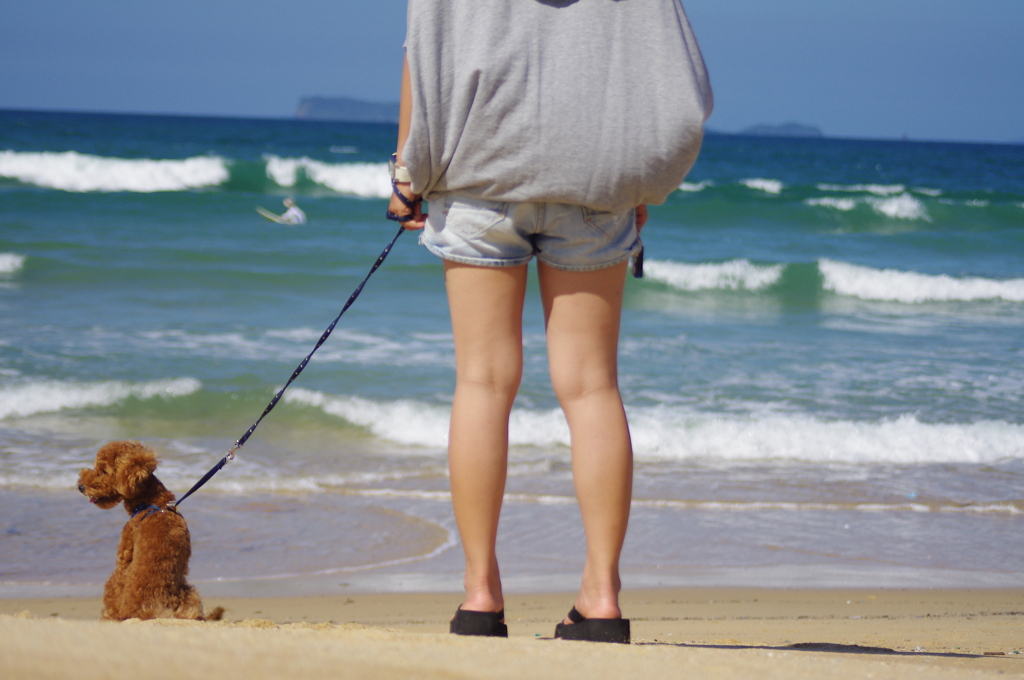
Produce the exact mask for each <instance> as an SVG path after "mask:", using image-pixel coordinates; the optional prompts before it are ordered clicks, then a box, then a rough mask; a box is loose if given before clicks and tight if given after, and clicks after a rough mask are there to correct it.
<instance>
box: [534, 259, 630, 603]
mask: <svg viewBox="0 0 1024 680" xmlns="http://www.w3.org/2000/svg"><path fill="white" fill-rule="evenodd" d="M538 272H539V274H540V286H541V297H542V299H543V302H544V316H545V321H546V325H547V342H548V361H549V364H550V367H551V384H552V385H553V387H554V389H555V395H556V396H557V397H558V401H559V403H560V404H561V405H562V410H563V411H564V412H565V417H566V420H567V421H568V423H569V433H570V437H571V441H572V471H573V481H574V483H575V485H576V498H577V500H578V502H579V505H580V514H581V515H582V517H583V530H584V533H585V535H586V539H587V559H586V564H585V565H584V567H583V580H582V584H581V586H580V593H579V596H578V597H577V598H576V609H577V610H578V611H579V612H580V613H581V614H582V615H583V616H585V617H587V618H599V619H604V618H617V617H619V616H621V611H620V610H619V589H620V581H619V555H620V554H621V552H622V543H623V541H624V540H625V537H626V525H627V523H628V521H629V505H630V499H631V497H632V489H633V450H632V445H631V444H630V439H629V425H628V424H627V422H626V414H625V411H624V410H623V407H622V398H621V397H620V395H619V386H618V341H619V318H620V315H621V310H622V291H623V287H624V285H625V275H626V264H625V263H622V264H621V265H617V266H614V267H608V268H606V269H600V270H597V271H591V272H566V271H561V270H558V269H554V268H552V267H548V266H546V265H544V264H543V263H541V264H540V265H538ZM565 623H571V622H570V621H569V620H568V619H566V621H565Z"/></svg>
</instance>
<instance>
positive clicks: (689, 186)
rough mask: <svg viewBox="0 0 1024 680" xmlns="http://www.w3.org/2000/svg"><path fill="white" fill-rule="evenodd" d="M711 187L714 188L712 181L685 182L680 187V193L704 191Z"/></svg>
mask: <svg viewBox="0 0 1024 680" xmlns="http://www.w3.org/2000/svg"><path fill="white" fill-rule="evenodd" d="M709 186H712V184H711V181H710V180H704V181H703V182H696V183H695V182H683V183H682V184H680V185H679V190H680V191H689V192H697V191H704V190H705V189H707V188H708V187H709Z"/></svg>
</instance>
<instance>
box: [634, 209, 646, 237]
mask: <svg viewBox="0 0 1024 680" xmlns="http://www.w3.org/2000/svg"><path fill="white" fill-rule="evenodd" d="M645 224H647V206H646V205H638V206H637V207H636V235H637V236H639V235H640V230H641V229H643V228H644V225H645Z"/></svg>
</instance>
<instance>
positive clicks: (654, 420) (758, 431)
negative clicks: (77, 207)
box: [284, 388, 1024, 464]
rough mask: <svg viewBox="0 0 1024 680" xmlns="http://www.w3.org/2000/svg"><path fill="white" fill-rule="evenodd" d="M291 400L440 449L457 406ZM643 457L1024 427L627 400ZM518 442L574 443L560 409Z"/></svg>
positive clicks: (812, 454) (921, 451)
mask: <svg viewBox="0 0 1024 680" xmlns="http://www.w3.org/2000/svg"><path fill="white" fill-rule="evenodd" d="M284 399H285V401H286V402H291V403H295V404H303V405H306V406H311V407H315V408H320V409H322V410H323V411H324V412H325V413H328V414H330V415H334V416H337V417H340V418H344V419H345V420H347V421H348V422H351V423H353V424H357V425H361V426H363V427H365V428H366V429H367V430H369V431H370V432H371V433H372V434H374V435H376V436H378V437H380V438H382V439H386V440H389V441H392V442H396V443H399V444H405V445H412V446H418V447H426V448H430V449H434V450H435V451H436V452H440V451H441V450H443V449H444V447H445V446H446V445H447V440H448V419H449V417H450V409H449V408H448V407H442V406H437V405H431V404H426V403H423V402H419V401H414V400H400V401H394V402H377V401H372V400H368V399H362V398H358V397H342V396H332V395H327V394H324V393H321V392H314V391H311V390H306V389H302V388H293V389H292V390H291V391H290V392H288V393H286V394H285V398H284ZM627 412H628V414H629V419H630V430H631V433H632V441H633V447H634V452H635V454H636V456H637V458H638V459H640V460H650V461H655V460H687V459H701V460H721V461H784V460H795V461H806V462H812V463H829V462H845V463H899V464H919V463H993V462H996V461H1001V460H1005V459H1012V458H1024V425H1016V424H1012V423H1006V422H1001V421H981V422H976V423H954V424H943V423H922V422H920V421H919V420H917V418H916V417H915V416H913V415H904V416H901V417H899V418H895V419H892V420H884V421H850V420H841V421H825V420H819V419H815V418H812V417H810V416H805V415H799V414H767V415H752V416H745V417H744V416H735V415H717V414H710V413H699V412H694V411H692V410H691V409H688V408H684V407H675V406H667V405H660V406H647V407H627ZM509 443H510V444H512V445H513V446H534V447H543V448H553V447H560V448H565V447H568V446H569V429H568V426H567V425H566V423H565V419H564V417H563V416H562V413H561V411H560V410H558V409H550V410H541V409H523V408H515V409H513V411H512V416H511V418H510V421H509Z"/></svg>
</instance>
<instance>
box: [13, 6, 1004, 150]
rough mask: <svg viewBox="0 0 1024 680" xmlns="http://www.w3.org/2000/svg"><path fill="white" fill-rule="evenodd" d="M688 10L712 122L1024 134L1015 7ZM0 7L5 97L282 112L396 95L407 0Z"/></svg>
mask: <svg viewBox="0 0 1024 680" xmlns="http://www.w3.org/2000/svg"><path fill="white" fill-rule="evenodd" d="M581 1H583V2H597V1H605V0H581ZM634 1H641V0H634ZM684 5H685V6H686V10H687V13H688V14H689V16H690V19H691V22H692V23H693V25H694V30H695V31H696V33H697V37H698V40H699V41H700V44H701V47H702V49H703V51H704V56H705V59H706V61H707V63H708V67H709V70H710V73H711V80H712V85H713V87H714V90H715V98H716V107H715V113H714V114H713V116H712V118H711V120H710V121H709V122H708V126H709V127H710V128H712V129H717V130H721V131H725V132H735V131H738V130H741V129H743V128H744V127H747V126H749V125H754V124H756V123H784V122H790V121H795V122H800V123H806V124H812V125H817V126H819V127H821V128H822V130H824V132H825V133H826V134H827V135H830V136H840V137H873V138H896V137H900V136H902V135H904V134H906V135H908V136H909V137H910V138H912V139H938V140H968V141H993V142H1004V141H1024V46H1022V45H1024V37H1022V36H1024V2H1022V1H1021V0H977V1H976V2H972V3H965V2H951V1H948V0H928V1H926V0H889V1H887V2H883V1H882V0H855V1H854V0H849V1H848V0H838V1H833V2H822V1H821V0H776V1H775V2H764V1H763V0H762V1H760V2H754V1H753V0H689V1H687V2H685V3H684ZM2 16H3V20H2V22H0V108H23V109H52V110H74V111H119V112H140V113H179V114H211V115H236V116H261V117H289V116H291V115H292V113H293V112H294V110H295V106H296V104H297V102H298V99H299V98H300V97H302V96H304V95H314V94H320V95H329V96H338V95H344V96H351V97H356V98H360V99H367V100H371V101H394V100H396V99H397V91H398V78H399V69H400V66H401V54H402V49H401V46H402V39H403V35H404V31H405V0H333V1H330V2H329V1H327V0H290V2H287V3H286V2H282V1H280V0H248V1H246V2H240V1H235V0H204V1H203V2H199V1H198V0H176V1H175V2H162V3H156V2H152V1H151V0H132V1H130V2H129V1H128V0H75V1H74V2H72V1H71V0H5V2H4V11H3V14H2Z"/></svg>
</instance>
